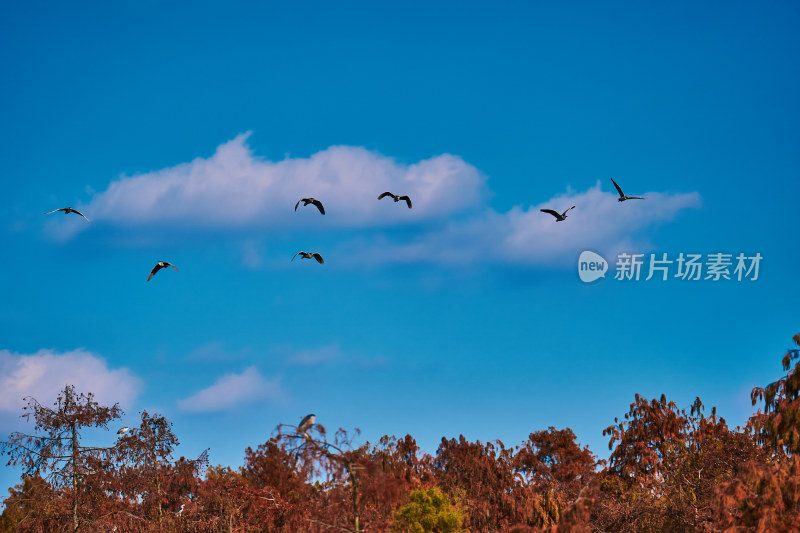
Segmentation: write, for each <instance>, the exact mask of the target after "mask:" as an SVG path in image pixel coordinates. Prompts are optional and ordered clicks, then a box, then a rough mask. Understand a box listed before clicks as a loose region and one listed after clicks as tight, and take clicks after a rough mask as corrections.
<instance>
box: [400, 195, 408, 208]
mask: <svg viewBox="0 0 800 533" xmlns="http://www.w3.org/2000/svg"><path fill="white" fill-rule="evenodd" d="M397 199H398V200H405V201H406V203H407V204H408V208H409V209H411V198H409V197H408V196H398V197H397Z"/></svg>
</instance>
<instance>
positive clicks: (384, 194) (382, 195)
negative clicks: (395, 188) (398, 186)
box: [378, 191, 411, 209]
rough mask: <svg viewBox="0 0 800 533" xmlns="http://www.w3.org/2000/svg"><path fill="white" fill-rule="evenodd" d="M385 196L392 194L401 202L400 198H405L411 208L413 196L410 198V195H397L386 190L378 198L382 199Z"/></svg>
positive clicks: (394, 198)
mask: <svg viewBox="0 0 800 533" xmlns="http://www.w3.org/2000/svg"><path fill="white" fill-rule="evenodd" d="M385 196H391V197H392V199H393V200H394V201H395V202H399V201H400V200H405V201H406V203H407V204H408V208H409V209H411V198H409V197H408V196H397V195H396V194H392V193H390V192H389V191H386V192H384V193H381V195H380V196H378V200H380V199H381V198H383V197H385Z"/></svg>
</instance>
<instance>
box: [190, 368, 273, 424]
mask: <svg viewBox="0 0 800 533" xmlns="http://www.w3.org/2000/svg"><path fill="white" fill-rule="evenodd" d="M282 397H283V392H282V390H281V387H280V382H279V380H277V379H274V380H271V381H270V380H267V379H264V377H262V376H261V374H260V373H259V372H258V369H257V368H256V367H254V366H251V367H248V368H245V369H244V371H242V373H241V374H225V375H224V376H222V377H221V378H219V379H218V380H217V381H216V383H214V384H213V385H211V386H210V387H207V388H205V389H203V390H201V391H199V392H197V393H195V394H193V395H192V396H189V397H188V398H185V399H183V400H178V407H179V408H180V409H182V410H183V411H188V412H193V413H203V412H210V411H227V410H229V409H232V408H234V407H237V406H239V405H242V404H247V403H252V402H255V401H258V400H264V399H272V400H276V399H280V398H282Z"/></svg>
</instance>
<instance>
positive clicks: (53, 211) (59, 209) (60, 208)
mask: <svg viewBox="0 0 800 533" xmlns="http://www.w3.org/2000/svg"><path fill="white" fill-rule="evenodd" d="M66 210H67V208H66V207H59V208H58V209H53V210H52V211H48V212H47V213H45V215H49V214H50V213H55V212H56V211H66Z"/></svg>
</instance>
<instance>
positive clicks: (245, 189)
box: [65, 134, 485, 233]
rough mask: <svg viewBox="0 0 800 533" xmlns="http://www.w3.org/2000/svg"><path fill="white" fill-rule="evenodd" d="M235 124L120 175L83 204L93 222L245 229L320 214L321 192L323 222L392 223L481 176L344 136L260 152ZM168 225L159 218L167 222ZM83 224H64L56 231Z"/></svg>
mask: <svg viewBox="0 0 800 533" xmlns="http://www.w3.org/2000/svg"><path fill="white" fill-rule="evenodd" d="M248 135H249V134H242V135H239V136H238V137H236V138H234V139H233V140H231V141H229V142H226V143H224V144H222V145H221V146H219V147H218V148H217V151H216V153H214V155H212V156H211V157H209V158H207V159H204V158H197V159H195V160H194V161H191V162H189V163H183V164H180V165H177V166H174V167H170V168H166V169H162V170H157V171H154V172H149V173H146V174H140V175H135V176H123V177H121V178H119V179H118V180H116V181H113V182H112V183H111V184H110V185H109V186H108V188H107V189H106V190H105V191H103V192H100V193H98V194H96V195H95V196H94V198H93V199H92V200H91V202H90V203H89V204H88V205H87V206H86V207H85V210H86V213H90V214H91V215H89V216H91V218H92V220H93V221H94V222H96V223H98V224H101V223H106V224H108V223H112V224H114V225H118V226H123V227H139V226H151V225H155V224H159V225H161V227H162V228H163V227H164V226H163V225H164V224H168V225H171V226H176V227H183V228H222V229H230V230H235V229H248V228H258V227H264V226H267V225H269V226H271V227H275V226H290V225H291V226H293V227H298V226H304V225H305V226H306V227H308V226H309V225H312V224H320V223H321V222H322V221H320V220H319V219H318V217H320V216H321V215H320V214H319V213H318V212H317V210H316V208H314V207H313V206H308V207H305V208H298V212H297V213H295V212H294V211H293V210H294V205H295V203H296V202H297V201H298V200H299V199H300V198H301V197H308V196H312V197H315V198H317V199H319V200H320V201H322V202H323V204H324V205H325V210H326V215H325V219H324V224H325V225H326V227H354V226H362V225H371V226H374V225H391V224H397V223H404V222H419V221H422V220H428V219H431V218H441V217H444V216H447V215H448V214H451V213H454V212H457V211H460V210H463V209H465V208H468V207H470V206H475V205H479V204H480V202H481V198H482V196H483V193H484V182H485V178H484V177H483V176H482V175H481V174H480V172H478V170H477V169H476V168H475V167H473V166H471V165H469V164H467V163H465V162H464V161H463V160H462V159H461V158H459V157H456V156H453V155H449V154H444V155H439V156H436V157H433V158H431V159H426V160H423V161H420V162H418V163H414V164H411V165H404V164H401V163H398V162H397V161H395V160H394V159H392V158H390V157H386V156H383V155H381V154H379V153H376V152H371V151H369V150H366V149H364V148H360V147H352V146H332V147H330V148H328V149H326V150H323V151H321V152H317V153H316V154H313V155H312V156H311V157H308V158H287V159H284V160H282V161H277V162H273V161H267V160H265V159H262V158H260V157H257V156H255V155H254V154H253V152H252V150H251V149H250V147H249V146H248V145H247V142H246V141H247V137H248ZM387 190H388V191H392V192H395V193H397V194H407V195H410V196H411V198H412V201H413V203H414V208H413V209H412V210H408V209H407V208H405V204H394V203H393V202H392V200H391V198H388V199H383V200H381V201H380V202H379V201H378V200H377V196H378V194H380V193H382V192H383V191H387ZM168 227H169V226H167V228H164V229H165V231H167V229H168ZM83 229H86V228H85V227H82V226H80V225H77V224H73V225H70V227H69V228H67V230H65V231H71V232H75V233H76V232H78V231H81V230H83Z"/></svg>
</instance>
